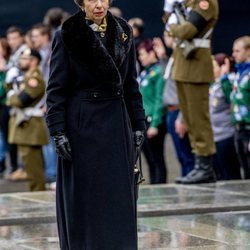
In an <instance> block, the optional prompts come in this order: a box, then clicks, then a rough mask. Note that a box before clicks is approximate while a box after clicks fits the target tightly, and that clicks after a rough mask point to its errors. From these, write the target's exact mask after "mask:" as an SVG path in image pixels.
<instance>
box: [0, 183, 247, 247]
mask: <svg viewBox="0 0 250 250" xmlns="http://www.w3.org/2000/svg"><path fill="white" fill-rule="evenodd" d="M138 215H139V219H138V232H139V248H140V249H141V250H147V249H155V250H157V249H181V250H184V249H194V250H200V249H204V250H217V249H218V250H224V249H225V250H227V249H229V250H231V249H232V250H247V249H250V181H231V182H218V183H216V184H206V185H205V184H203V185H190V186H185V185H174V184H168V185H155V186H147V185H144V186H142V187H141V188H140V199H139V201H138ZM55 221H56V218H55V193H54V192H49V191H48V192H37V193H28V192H26V193H9V194H1V195H0V250H28V249H32V250H54V249H59V246H58V237H57V229H56V223H55ZM118 250H119V249H118Z"/></svg>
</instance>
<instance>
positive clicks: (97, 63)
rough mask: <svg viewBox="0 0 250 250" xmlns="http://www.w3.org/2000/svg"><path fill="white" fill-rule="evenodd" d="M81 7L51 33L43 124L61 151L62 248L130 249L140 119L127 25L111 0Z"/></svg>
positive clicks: (90, 0)
mask: <svg viewBox="0 0 250 250" xmlns="http://www.w3.org/2000/svg"><path fill="white" fill-rule="evenodd" d="M75 1H76V2H77V4H78V5H79V6H80V8H81V9H82V11H80V12H78V13H77V14H75V15H74V16H72V17H71V18H69V19H68V20H67V21H66V22H65V23H64V24H63V27H62V30H61V31H58V32H57V33H56V35H55V39H54V41H53V45H52V49H53V51H52V58H51V68H50V79H49V83H48V88H47V106H48V111H47V123H48V127H49V130H50V133H51V135H52V136H53V137H54V140H55V143H56V148H57V152H58V154H59V156H60V157H59V163H58V174H57V221H58V231H59V239H60V246H61V249H63V250H118V249H119V250H136V249H137V228H136V199H135V192H134V169H133V167H134V163H135V145H134V140H136V141H139V144H140V142H141V141H142V138H143V136H142V135H141V134H142V133H139V132H137V133H136V134H138V136H137V137H136V138H135V137H134V136H133V134H134V133H133V131H134V132H135V131H143V130H144V129H145V124H144V121H145V117H144V110H143V107H142V100H141V95H140V93H139V91H138V84H137V82H136V72H135V52H134V45H133V38H132V31H131V29H130V27H129V26H128V24H127V22H126V21H124V20H123V19H121V18H117V17H114V16H112V15H111V13H109V12H108V8H109V5H110V1H109V0H75Z"/></svg>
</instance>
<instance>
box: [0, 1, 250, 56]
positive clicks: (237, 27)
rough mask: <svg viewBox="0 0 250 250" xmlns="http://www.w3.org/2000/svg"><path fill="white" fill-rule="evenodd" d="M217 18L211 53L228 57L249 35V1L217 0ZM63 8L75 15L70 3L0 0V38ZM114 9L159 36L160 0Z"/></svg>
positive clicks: (120, 4) (127, 3)
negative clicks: (239, 40)
mask: <svg viewBox="0 0 250 250" xmlns="http://www.w3.org/2000/svg"><path fill="white" fill-rule="evenodd" d="M219 5H220V18H219V22H218V25H217V27H216V29H215V32H214V39H213V40H214V43H213V50H214V51H213V52H214V53H217V52H222V51H223V52H227V53H231V47H232V42H233V40H234V39H235V38H237V37H239V36H242V35H250V0H237V1H235V0H219ZM56 6H59V7H62V8H64V9H65V10H67V11H69V12H70V13H74V12H76V11H77V7H76V5H75V4H74V2H73V0H60V1H58V0H24V1H20V0H1V3H0V35H4V34H5V31H6V29H7V28H8V27H9V26H11V25H18V26H21V27H22V28H23V29H24V30H27V29H29V28H30V27H31V26H32V25H33V24H35V23H38V22H40V21H41V20H42V18H43V16H44V14H45V13H46V10H47V9H48V8H50V7H56ZM113 6H118V7H120V8H121V9H122V11H123V14H124V18H126V19H128V18H130V17H134V16H139V17H141V18H142V19H144V21H145V24H146V31H145V36H146V37H147V36H149V37H152V36H161V34H162V31H163V27H164V26H163V24H162V22H161V16H162V14H163V12H162V7H163V0H115V1H114V3H113Z"/></svg>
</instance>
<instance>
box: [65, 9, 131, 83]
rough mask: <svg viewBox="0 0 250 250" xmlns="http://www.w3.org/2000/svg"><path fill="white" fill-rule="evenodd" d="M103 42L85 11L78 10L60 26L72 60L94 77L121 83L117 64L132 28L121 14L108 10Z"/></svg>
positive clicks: (129, 39)
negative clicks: (90, 24) (115, 14)
mask: <svg viewBox="0 0 250 250" xmlns="http://www.w3.org/2000/svg"><path fill="white" fill-rule="evenodd" d="M107 24H108V26H107V43H106V46H104V45H103V44H102V42H101V40H100V39H99V38H98V37H97V35H96V34H95V33H94V32H93V31H92V29H91V28H90V27H89V26H88V25H87V24H86V22H85V13H84V12H82V11H79V12H78V13H76V14H75V15H74V16H72V17H71V18H69V19H68V20H67V21H66V22H65V23H64V24H63V27H62V38H63V41H64V44H65V46H66V47H67V49H68V51H69V53H70V54H71V56H72V58H74V60H77V61H78V62H79V63H81V64H84V66H85V67H86V68H88V70H90V72H92V73H93V74H95V75H96V76H97V77H98V78H100V79H102V80H106V81H109V82H110V81H111V82H113V83H114V84H118V85H119V84H121V76H120V72H119V68H120V67H121V66H122V64H123V62H124V60H125V58H126V56H127V55H128V52H129V50H130V48H131V45H132V31H131V28H130V27H129V26H128V24H127V23H126V22H125V21H124V20H123V19H121V18H116V17H114V16H112V15H111V13H109V12H108V15H107Z"/></svg>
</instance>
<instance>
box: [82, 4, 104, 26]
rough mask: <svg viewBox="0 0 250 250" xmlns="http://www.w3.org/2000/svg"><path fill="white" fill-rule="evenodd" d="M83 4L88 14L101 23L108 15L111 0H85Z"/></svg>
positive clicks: (94, 20)
mask: <svg viewBox="0 0 250 250" xmlns="http://www.w3.org/2000/svg"><path fill="white" fill-rule="evenodd" d="M83 4H84V5H83V7H82V9H83V11H85V13H86V16H87V17H88V18H89V19H90V20H92V21H93V22H95V23H96V24H98V25H100V24H101V23H102V20H103V18H104V17H105V16H106V15H107V11H108V8H109V0H84V1H83Z"/></svg>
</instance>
